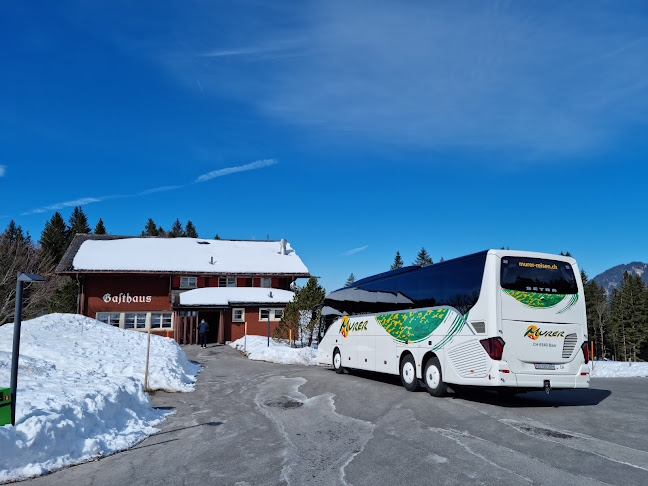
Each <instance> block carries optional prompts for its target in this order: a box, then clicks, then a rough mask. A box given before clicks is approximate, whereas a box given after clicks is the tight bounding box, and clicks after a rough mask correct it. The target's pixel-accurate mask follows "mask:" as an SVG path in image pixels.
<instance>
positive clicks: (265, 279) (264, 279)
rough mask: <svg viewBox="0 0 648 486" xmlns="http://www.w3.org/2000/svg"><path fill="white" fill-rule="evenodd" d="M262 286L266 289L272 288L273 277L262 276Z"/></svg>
mask: <svg viewBox="0 0 648 486" xmlns="http://www.w3.org/2000/svg"><path fill="white" fill-rule="evenodd" d="M266 283H267V285H266ZM261 287H263V288H264V289H271V288H272V278H271V277H261Z"/></svg>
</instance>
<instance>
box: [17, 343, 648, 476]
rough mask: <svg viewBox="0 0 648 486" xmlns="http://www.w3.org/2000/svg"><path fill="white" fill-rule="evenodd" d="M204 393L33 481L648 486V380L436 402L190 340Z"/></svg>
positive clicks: (167, 399)
mask: <svg viewBox="0 0 648 486" xmlns="http://www.w3.org/2000/svg"><path fill="white" fill-rule="evenodd" d="M185 350H186V352H187V355H188V356H189V357H190V358H191V359H194V360H195V361H198V362H200V363H201V364H203V365H204V367H205V368H204V370H203V371H202V372H201V373H200V375H199V380H198V385H197V387H196V391H195V392H194V393H186V394H181V393H177V394H169V393H156V394H155V395H154V396H153V404H154V405H155V406H157V407H166V408H168V409H169V410H172V411H174V412H175V413H174V414H173V415H171V416H170V417H169V419H168V420H167V421H166V422H165V423H164V424H163V425H162V426H161V430H160V433H158V434H156V435H154V436H152V437H149V438H148V439H146V440H145V441H143V442H142V443H140V444H138V445H137V446H135V447H133V448H132V449H129V450H127V451H124V452H121V453H118V454H114V455H112V456H109V457H106V458H103V459H101V460H98V461H94V462H90V463H86V464H82V465H79V466H75V467H71V468H68V469H65V470H62V471H59V472H56V473H53V474H50V475H48V476H43V477H41V478H36V479H33V480H29V481H27V482H28V483H33V484H43V485H69V484H76V485H83V484H88V485H90V484H91V485H124V484H129V485H140V484H156V485H157V484H165V485H167V484H168V485H201V484H210V485H237V486H244V485H275V484H290V485H303V484H313V485H324V484H326V485H340V484H350V485H372V486H378V485H400V484H413V485H418V484H421V485H422V484H426V485H429V484H435V485H437V484H453V485H454V484H488V485H491V484H492V485H519V484H551V485H561V484H569V485H581V484H582V485H588V486H592V485H597V484H616V485H623V486H631V485H646V484H648V420H647V417H648V379H641V378H636V379H628V378H626V379H593V380H592V383H591V388H590V389H587V390H568V391H567V390H565V391H553V392H552V393H551V394H550V395H546V394H545V393H544V392H533V393H527V394H524V395H520V396H516V397H513V398H502V397H500V396H498V395H497V394H495V393H491V392H479V393H473V394H470V395H454V394H451V395H449V396H447V397H443V398H433V397H431V396H430V395H428V394H427V393H426V392H424V391H420V392H414V393H410V392H407V391H405V389H404V388H402V386H400V382H399V379H398V377H392V376H385V375H379V374H369V373H363V374H354V375H350V374H343V375H338V374H336V373H335V372H333V371H332V370H330V369H327V368H320V367H305V366H289V365H277V364H272V363H264V362H253V361H249V360H247V359H246V358H244V357H243V356H242V355H240V354H239V353H238V352H237V351H235V350H233V349H232V348H230V347H228V346H211V347H208V348H206V349H201V348H199V347H198V346H187V347H185Z"/></svg>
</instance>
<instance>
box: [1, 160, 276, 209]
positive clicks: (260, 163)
mask: <svg viewBox="0 0 648 486" xmlns="http://www.w3.org/2000/svg"><path fill="white" fill-rule="evenodd" d="M276 163H277V160H276V159H264V160H257V161H255V162H251V163H249V164H245V165H239V166H236V167H226V168H224V169H217V170H213V171H211V172H208V173H207V174H203V175H201V176H199V177H197V178H196V179H195V180H194V181H192V182H190V183H188V184H176V185H170V186H160V187H153V188H151V189H146V190H144V191H140V192H136V193H133V194H115V195H111V196H101V197H84V198H80V199H75V200H73V201H64V202H58V203H54V204H50V205H48V206H43V207H40V208H36V209H32V210H30V211H25V212H24V213H21V216H27V215H30V214H40V213H46V212H48V211H55V210H58V209H63V208H67V207H75V206H85V205H87V204H92V203H98V202H102V201H107V200H110V199H128V198H133V197H138V196H146V195H148V194H155V193H158V192H166V191H173V190H176V189H180V188H183V187H187V186H188V185H193V184H199V183H201V182H206V181H209V180H211V179H215V178H217V177H223V176H226V175H230V174H235V173H237V172H245V171H249V170H256V169H262V168H264V167H270V166H271V165H275V164H276ZM3 174H4V166H2V165H0V176H2V175H3Z"/></svg>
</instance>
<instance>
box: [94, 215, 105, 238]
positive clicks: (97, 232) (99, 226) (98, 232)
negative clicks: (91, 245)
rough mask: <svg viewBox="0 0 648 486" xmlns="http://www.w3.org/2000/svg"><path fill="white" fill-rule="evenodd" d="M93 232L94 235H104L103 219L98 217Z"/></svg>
mask: <svg viewBox="0 0 648 486" xmlns="http://www.w3.org/2000/svg"><path fill="white" fill-rule="evenodd" d="M94 234H95V235H105V234H106V227H105V226H104V222H103V220H102V219H101V218H99V221H98V222H97V226H95V229H94Z"/></svg>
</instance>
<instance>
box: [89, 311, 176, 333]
mask: <svg viewBox="0 0 648 486" xmlns="http://www.w3.org/2000/svg"><path fill="white" fill-rule="evenodd" d="M126 314H134V315H135V322H134V324H133V325H134V327H130V328H127V327H126ZM158 314H160V315H162V317H161V319H162V320H161V321H160V327H153V326H152V323H153V320H154V319H153V316H154V315H155V316H157V315H158ZM117 315H118V316H119V320H118V324H114V322H117V321H115V320H114V316H117ZM142 315H144V316H146V317H145V325H144V327H137V320H138V316H139V317H140V320H141V316H142ZM173 315H174V313H173V311H168V310H164V311H123V312H97V313H96V314H95V319H97V320H98V321H101V322H106V321H104V320H103V318H105V316H108V317H107V319H108V321H109V322H106V324H111V325H112V326H114V327H119V328H120V329H127V330H129V331H139V332H148V330H149V329H150V330H152V331H154V330H156V331H172V330H173ZM111 316H112V317H111ZM165 321H166V322H165ZM165 324H166V325H165Z"/></svg>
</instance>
